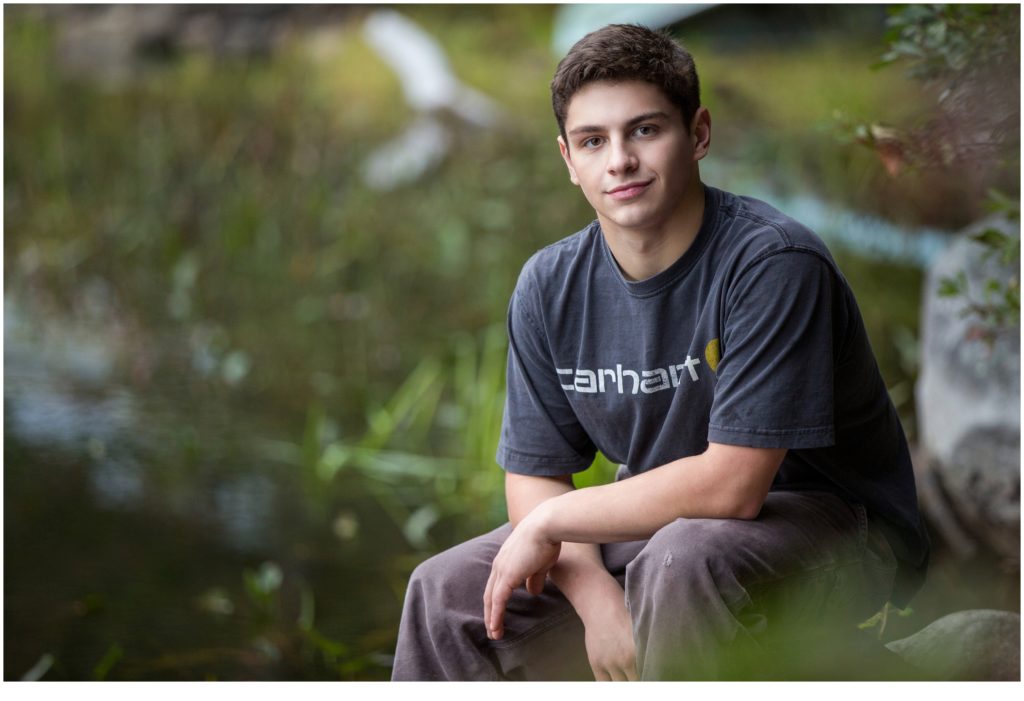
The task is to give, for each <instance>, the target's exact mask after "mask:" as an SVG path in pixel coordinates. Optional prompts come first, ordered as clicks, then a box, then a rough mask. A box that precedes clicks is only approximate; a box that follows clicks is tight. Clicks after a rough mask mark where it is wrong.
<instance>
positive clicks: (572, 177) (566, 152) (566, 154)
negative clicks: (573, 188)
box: [558, 136, 580, 185]
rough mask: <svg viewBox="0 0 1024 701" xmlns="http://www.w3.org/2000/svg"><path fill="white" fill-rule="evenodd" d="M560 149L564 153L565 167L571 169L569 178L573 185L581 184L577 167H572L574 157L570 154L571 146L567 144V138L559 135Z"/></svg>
mask: <svg viewBox="0 0 1024 701" xmlns="http://www.w3.org/2000/svg"><path fill="white" fill-rule="evenodd" d="M558 151H559V153H561V154H562V160H563V161H565V167H566V168H568V169H569V180H570V182H572V184H573V185H579V184H580V181H579V178H577V177H576V169H575V168H573V167H572V157H571V156H570V155H569V147H568V146H566V145H565V139H563V138H562V137H561V136H559V137H558Z"/></svg>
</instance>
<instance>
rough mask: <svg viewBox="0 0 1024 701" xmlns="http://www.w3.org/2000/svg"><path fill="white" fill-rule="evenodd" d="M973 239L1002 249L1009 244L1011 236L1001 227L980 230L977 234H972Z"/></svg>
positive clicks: (990, 246) (993, 247)
mask: <svg viewBox="0 0 1024 701" xmlns="http://www.w3.org/2000/svg"><path fill="white" fill-rule="evenodd" d="M970 238H971V240H973V241H977V242H978V243H980V244H982V245H984V246H988V247H989V248H992V249H1000V248H1003V247H1004V246H1006V245H1007V243H1008V242H1009V240H1010V237H1009V236H1007V235H1006V234H1004V233H1003V232H1002V231H1000V230H999V229H993V228H991V227H990V228H988V229H985V230H984V231H979V232H978V233H976V234H971V236H970Z"/></svg>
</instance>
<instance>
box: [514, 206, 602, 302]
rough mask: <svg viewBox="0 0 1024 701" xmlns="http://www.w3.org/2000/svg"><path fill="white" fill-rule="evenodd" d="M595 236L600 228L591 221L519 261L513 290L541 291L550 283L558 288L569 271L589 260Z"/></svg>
mask: <svg viewBox="0 0 1024 701" xmlns="http://www.w3.org/2000/svg"><path fill="white" fill-rule="evenodd" d="M598 235H600V231H599V230H598V228H597V221H596V220H595V221H593V222H591V223H590V224H588V225H587V226H586V227H584V228H582V229H580V230H579V231H577V232H576V233H574V234H571V235H569V236H566V237H565V238H563V239H560V240H558V241H555V242H554V243H552V244H549V245H547V246H545V247H544V248H542V249H540V250H539V251H537V252H536V253H534V254H533V255H532V256H530V258H529V259H528V260H527V261H526V263H524V264H523V268H522V270H521V271H520V273H519V282H518V283H517V285H516V287H517V289H518V290H520V291H521V292H525V291H527V290H531V291H533V292H535V293H543V291H544V290H545V289H551V288H552V286H554V287H555V288H558V287H561V286H562V284H563V283H564V281H565V280H566V279H567V278H568V277H570V276H571V275H572V274H573V271H576V270H579V269H580V267H581V266H582V265H587V264H588V263H589V262H590V261H591V260H592V256H593V252H594V246H595V244H596V243H597V239H596V237H597V236H598Z"/></svg>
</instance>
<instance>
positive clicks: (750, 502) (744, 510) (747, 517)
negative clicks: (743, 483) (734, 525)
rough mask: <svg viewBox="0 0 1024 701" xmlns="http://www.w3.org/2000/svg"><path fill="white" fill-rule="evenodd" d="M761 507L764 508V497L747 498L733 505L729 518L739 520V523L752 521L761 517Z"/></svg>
mask: <svg viewBox="0 0 1024 701" xmlns="http://www.w3.org/2000/svg"><path fill="white" fill-rule="evenodd" d="M762 506H764V496H761V497H748V498H747V499H744V500H740V501H738V502H737V503H736V504H735V506H734V507H733V511H732V516H731V517H730V518H734V519H739V520H740V521H753V520H754V519H756V518H757V517H758V516H760V515H761V507H762Z"/></svg>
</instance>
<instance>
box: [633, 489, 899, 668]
mask: <svg viewBox="0 0 1024 701" xmlns="http://www.w3.org/2000/svg"><path fill="white" fill-rule="evenodd" d="M868 541H869V529H868V524H867V521H866V516H865V513H864V510H863V508H862V507H860V506H855V507H851V506H850V505H848V504H847V503H846V502H844V501H843V500H842V499H840V498H838V497H836V496H834V495H830V494H825V493H798V492H772V493H771V494H769V495H768V498H767V500H766V501H765V504H764V507H763V508H762V510H761V514H760V516H759V517H758V518H757V519H755V520H752V521H742V520H733V519H677V520H676V521H674V522H673V523H670V524H668V525H667V526H665V527H664V528H662V529H661V530H659V531H658V532H657V533H656V534H655V535H654V536H653V537H652V538H651V539H650V541H648V543H647V545H646V546H645V547H644V548H643V550H642V551H641V552H640V553H639V555H637V557H636V558H635V559H634V560H633V561H632V562H631V563H630V564H629V566H628V567H627V571H626V597H627V603H628V605H629V607H630V613H631V615H632V617H633V628H634V639H635V641H636V645H637V668H638V671H639V672H640V675H641V678H643V679H715V678H736V677H741V678H742V677H755V678H765V677H772V676H775V677H776V678H777V677H784V676H785V675H786V674H787V673H788V672H787V670H788V669H791V667H789V666H787V662H788V661H793V660H795V661H797V662H798V663H799V662H801V661H806V660H807V659H809V658H810V657H813V656H814V655H815V654H817V653H819V652H820V650H821V648H820V647H819V646H820V644H821V643H822V642H823V641H829V640H832V639H834V638H836V636H837V635H839V634H840V631H841V630H845V629H843V628H842V627H843V626H848V627H849V628H848V629H849V630H852V631H854V632H855V629H854V628H853V625H854V624H855V623H856V622H858V621H861V620H864V619H865V618H867V617H869V616H870V615H871V614H872V613H874V612H875V611H877V610H878V609H879V608H881V607H882V605H884V603H885V601H886V600H887V598H888V595H889V592H890V591H891V586H892V578H893V573H894V570H895V566H894V561H893V559H892V556H891V552H889V553H888V557H887V558H886V556H885V554H884V553H883V554H882V555H879V554H878V553H876V552H872V551H869V548H868ZM794 646H805V647H807V648H808V649H806V650H803V649H797V648H796V647H794ZM798 666H799V665H798Z"/></svg>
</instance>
